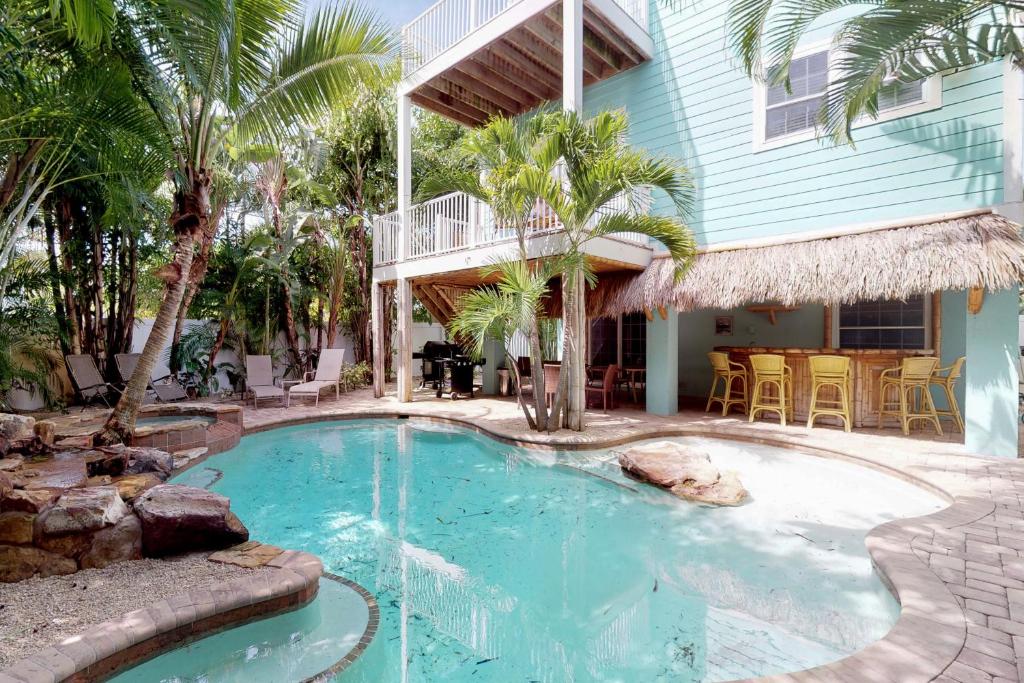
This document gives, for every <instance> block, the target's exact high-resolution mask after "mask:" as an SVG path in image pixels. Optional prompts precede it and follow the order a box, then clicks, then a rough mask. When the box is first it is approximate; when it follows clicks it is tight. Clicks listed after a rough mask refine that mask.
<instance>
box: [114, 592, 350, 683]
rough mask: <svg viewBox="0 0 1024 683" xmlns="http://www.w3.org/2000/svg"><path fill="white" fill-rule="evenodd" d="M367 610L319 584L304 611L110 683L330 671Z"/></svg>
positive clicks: (228, 682) (205, 682) (240, 681)
mask: <svg viewBox="0 0 1024 683" xmlns="http://www.w3.org/2000/svg"><path fill="white" fill-rule="evenodd" d="M368 619H369V610H368V608H367V606H366V601H365V600H363V597H362V596H361V595H359V593H357V592H355V591H354V590H352V589H351V588H349V587H348V586H345V585H343V584H340V583H337V582H335V581H333V580H331V579H328V578H323V579H321V580H320V589H319V591H318V593H317V596H316V598H315V599H314V600H313V601H312V602H311V603H309V604H308V605H306V606H305V607H303V608H301V609H298V610H295V611H293V612H288V613H286V614H282V615H279V616H276V617H271V618H269V619H264V620H262V621H255V622H253V623H251V624H246V625H244V626H239V627H238V628H233V629H230V630H228V631H223V632H221V633H218V634H216V635H212V636H209V637H207V638H203V639H202V640H199V641H196V642H195V643H192V644H191V645H187V646H185V647H182V648H179V649H177V650H172V651H171V652H168V653H166V654H164V655H161V656H159V657H156V658H155V659H151V660H149V661H148V662H145V663H144V664H141V665H140V666H137V667H135V668H133V669H131V670H129V671H126V672H125V673H123V674H120V675H118V676H115V677H114V678H112V679H110V680H111V683H283V682H284V681H301V680H303V679H306V678H309V677H311V676H315V675H317V674H319V673H320V672H322V671H327V670H328V669H330V668H331V667H332V666H334V664H335V663H336V662H338V661H340V660H341V659H342V658H343V657H344V656H345V655H347V654H348V653H349V652H351V650H352V648H354V647H355V646H356V644H357V643H358V642H359V639H360V638H361V637H362V635H363V633H364V632H365V630H366V624H367V621H368Z"/></svg>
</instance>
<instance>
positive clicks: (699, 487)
mask: <svg viewBox="0 0 1024 683" xmlns="http://www.w3.org/2000/svg"><path fill="white" fill-rule="evenodd" d="M619 465H620V466H621V467H622V469H623V470H624V471H625V472H627V473H628V474H629V475H631V476H633V477H635V478H636V479H639V480H640V481H645V482H647V483H650V484H654V485H655V486H660V487H661V488H665V489H668V490H669V491H670V492H671V493H672V494H673V495H676V496H678V497H680V498H683V499H685V500H691V501H694V502H697V503H706V504H709V505H739V504H741V503H742V502H743V501H745V500H746V499H747V497H748V495H749V494H748V493H747V490H746V489H745V488H743V484H741V483H740V480H739V477H738V476H737V475H736V473H735V472H725V473H721V472H719V471H718V468H717V467H715V466H714V464H712V462H711V457H710V456H709V455H708V454H707V453H705V452H703V451H700V450H697V449H694V448H692V447H689V446H684V445H682V444H678V443H674V442H671V441H660V442H658V443H652V444H645V445H642V446H634V447H633V448H630V449H629V450H627V451H625V452H623V453H620V454H619Z"/></svg>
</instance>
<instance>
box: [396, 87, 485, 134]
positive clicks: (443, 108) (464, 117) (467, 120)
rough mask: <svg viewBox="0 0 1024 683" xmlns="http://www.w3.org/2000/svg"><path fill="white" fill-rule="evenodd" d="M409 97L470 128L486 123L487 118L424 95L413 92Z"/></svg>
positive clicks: (424, 106)
mask: <svg viewBox="0 0 1024 683" xmlns="http://www.w3.org/2000/svg"><path fill="white" fill-rule="evenodd" d="M409 97H410V99H412V101H413V102H415V103H416V104H417V105H419V106H421V107H423V108H424V109H428V110H430V111H432V112H435V113H437V114H440V115H441V116H446V117H448V118H450V119H451V120H452V121H455V122H457V123H461V124H464V125H467V126H470V127H472V128H476V127H477V126H482V125H484V124H485V123H487V119H485V118H479V117H477V116H474V115H470V114H466V113H463V112H462V111H459V110H458V109H455V108H453V107H449V106H447V105H444V104H441V103H440V102H437V101H435V100H433V99H431V98H429V97H427V96H426V95H422V94H419V93H415V92H414V93H413V94H411V95H410V96H409Z"/></svg>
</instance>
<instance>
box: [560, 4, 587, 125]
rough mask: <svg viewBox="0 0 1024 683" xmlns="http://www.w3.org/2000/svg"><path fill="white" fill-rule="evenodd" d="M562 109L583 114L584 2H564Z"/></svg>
mask: <svg viewBox="0 0 1024 683" xmlns="http://www.w3.org/2000/svg"><path fill="white" fill-rule="evenodd" d="M562 109H564V110H565V111H575V112H578V113H582V112H583V0H563V1H562Z"/></svg>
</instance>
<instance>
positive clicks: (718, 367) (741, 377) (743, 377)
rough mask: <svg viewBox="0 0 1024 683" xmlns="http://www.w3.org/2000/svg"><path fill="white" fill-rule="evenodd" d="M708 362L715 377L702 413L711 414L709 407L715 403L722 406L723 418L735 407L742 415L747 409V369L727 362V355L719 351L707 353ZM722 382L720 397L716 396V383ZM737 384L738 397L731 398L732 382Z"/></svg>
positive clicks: (735, 363)
mask: <svg viewBox="0 0 1024 683" xmlns="http://www.w3.org/2000/svg"><path fill="white" fill-rule="evenodd" d="M708 360H709V361H711V369H712V370H714V372H715V377H714V379H713V380H712V381H711V393H710V394H709V395H708V404H707V406H705V408H704V412H705V413H708V412H711V406H712V405H714V404H715V403H716V402H717V403H721V404H722V416H723V417H725V416H726V415H728V414H729V409H730V408H731V407H732V406H734V405H737V406H739V407H740V408H741V409H742V410H743V412H744V414H745V413H746V412H747V408H748V407H749V403H748V399H749V397H748V396H747V369H746V368H745V367H743V365H742V364H740V363H737V362H736V361H732V360H729V354H727V353H722V352H721V351H712V352H710V353H708ZM719 380H721V381H722V385H723V388H722V395H721V396H718V395H717V394H716V393H715V391H716V390H717V389H718V382H719ZM737 381H738V382H739V385H740V386H739V396H738V398H733V386H732V384H733V382H737Z"/></svg>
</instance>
